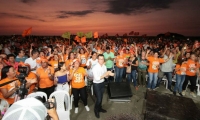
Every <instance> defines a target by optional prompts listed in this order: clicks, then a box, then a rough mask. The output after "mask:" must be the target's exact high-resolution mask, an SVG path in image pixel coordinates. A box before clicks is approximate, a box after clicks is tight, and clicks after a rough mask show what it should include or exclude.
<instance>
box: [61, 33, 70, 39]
mask: <svg viewBox="0 0 200 120" xmlns="http://www.w3.org/2000/svg"><path fill="white" fill-rule="evenodd" d="M70 35H71V33H70V32H65V33H63V34H62V37H63V38H67V39H70Z"/></svg>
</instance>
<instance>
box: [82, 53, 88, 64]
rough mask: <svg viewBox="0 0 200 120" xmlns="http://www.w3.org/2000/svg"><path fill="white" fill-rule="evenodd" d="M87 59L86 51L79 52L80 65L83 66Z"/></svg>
mask: <svg viewBox="0 0 200 120" xmlns="http://www.w3.org/2000/svg"><path fill="white" fill-rule="evenodd" d="M87 59H88V53H87V52H86V53H84V54H80V62H81V64H80V66H81V67H85V66H86V63H87Z"/></svg>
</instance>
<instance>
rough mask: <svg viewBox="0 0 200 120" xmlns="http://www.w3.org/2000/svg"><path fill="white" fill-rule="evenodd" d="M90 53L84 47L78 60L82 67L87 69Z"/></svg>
mask: <svg viewBox="0 0 200 120" xmlns="http://www.w3.org/2000/svg"><path fill="white" fill-rule="evenodd" d="M85 51H86V52H85ZM88 55H89V51H88V50H87V49H86V48H85V46H83V48H81V49H80V52H79V56H78V59H79V61H80V62H81V64H80V67H83V68H87V66H86V63H87V60H88Z"/></svg>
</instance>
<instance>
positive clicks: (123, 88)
mask: <svg viewBox="0 0 200 120" xmlns="http://www.w3.org/2000/svg"><path fill="white" fill-rule="evenodd" d="M108 95H109V98H110V99H116V98H127V97H132V95H133V94H132V91H131V87H130V83H127V82H111V83H108Z"/></svg>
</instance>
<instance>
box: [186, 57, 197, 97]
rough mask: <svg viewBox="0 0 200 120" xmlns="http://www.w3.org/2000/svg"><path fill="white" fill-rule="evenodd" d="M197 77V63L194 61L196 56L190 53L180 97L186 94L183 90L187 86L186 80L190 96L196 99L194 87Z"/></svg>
mask: <svg viewBox="0 0 200 120" xmlns="http://www.w3.org/2000/svg"><path fill="white" fill-rule="evenodd" d="M197 75H199V63H198V62H197V61H196V55H195V54H194V53H192V54H191V56H190V59H188V60H187V66H186V76H185V81H184V83H183V92H182V95H185V92H186V91H185V89H186V87H187V85H188V80H190V84H191V87H190V88H191V89H190V91H191V93H190V95H192V96H193V97H196V95H195V93H194V90H195V87H196V81H197Z"/></svg>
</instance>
